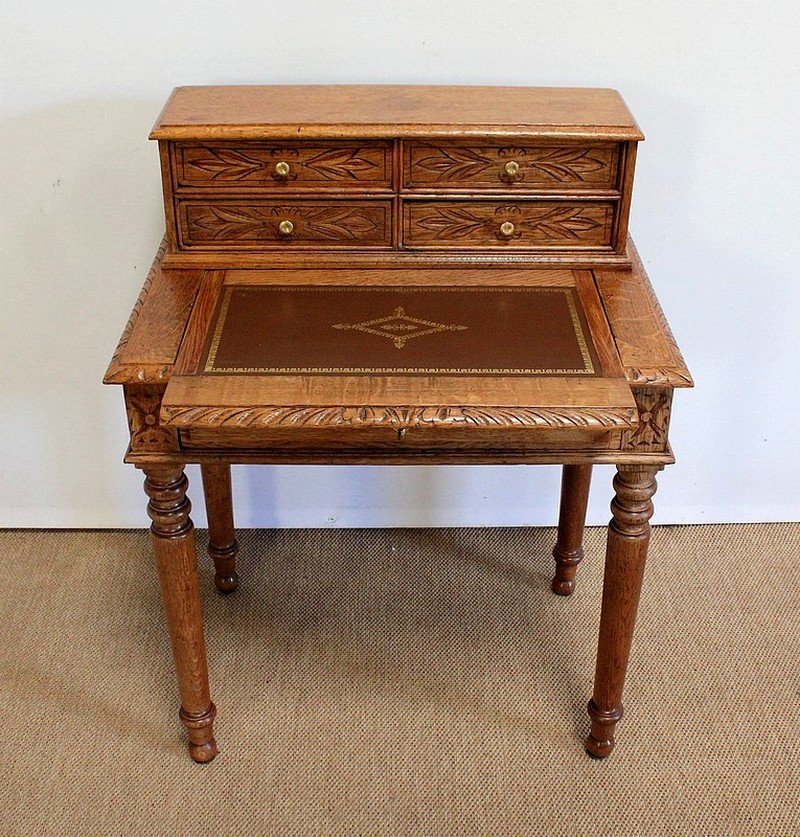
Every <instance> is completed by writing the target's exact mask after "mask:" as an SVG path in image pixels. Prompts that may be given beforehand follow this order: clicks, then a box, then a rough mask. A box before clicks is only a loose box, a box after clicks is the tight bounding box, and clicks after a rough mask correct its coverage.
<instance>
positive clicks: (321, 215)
mask: <svg viewBox="0 0 800 837" xmlns="http://www.w3.org/2000/svg"><path fill="white" fill-rule="evenodd" d="M185 211H186V227H187V233H188V238H189V240H190V242H206V241H236V242H247V241H286V242H292V241H301V242H304V241H309V242H313V241H329V242H346V243H351V244H355V243H365V244H373V243H386V244H388V243H389V232H388V217H389V204H388V203H383V202H380V203H379V202H372V203H367V202H361V203H356V204H354V203H353V202H347V203H337V204H334V203H323V204H318V203H317V204H310V203H272V204H270V203H220V204H214V203H208V204H203V203H194V202H192V203H187V204H186V206H185ZM286 220H290V221H291V222H292V223H291V234H289V235H285V234H283V233H282V229H281V222H282V221H286Z"/></svg>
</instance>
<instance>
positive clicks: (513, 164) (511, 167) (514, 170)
mask: <svg viewBox="0 0 800 837" xmlns="http://www.w3.org/2000/svg"><path fill="white" fill-rule="evenodd" d="M505 173H506V175H507V176H508V177H510V178H514V177H516V176H517V175H518V174H519V163H518V162H517V161H516V160H509V161H508V162H507V163H506V165H505Z"/></svg>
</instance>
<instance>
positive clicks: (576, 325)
mask: <svg viewBox="0 0 800 837" xmlns="http://www.w3.org/2000/svg"><path fill="white" fill-rule="evenodd" d="M241 287H243V286H240V285H230V286H228V288H227V289H226V291H225V295H224V296H223V299H222V304H221V305H220V310H219V316H218V317H217V323H216V326H215V328H214V333H213V335H212V337H211V343H210V345H209V349H208V355H207V356H206V362H205V364H204V367H203V371H204V372H206V373H212V374H213V373H216V374H220V373H222V374H234V375H235V374H239V375H241V374H251V375H252V374H270V373H271V374H320V373H329V374H346V373H362V374H366V373H370V374H397V375H403V374H406V375H407V374H448V375H459V374H461V375H470V374H484V375H594V374H595V368H594V364H593V363H592V356H591V353H590V352H589V345H588V343H587V340H586V335H585V333H584V330H583V326H582V324H581V320H580V316H579V314H578V309H577V306H576V305H575V298H574V296H573V293H572V291H573V288H571V287H569V288H502V287H491V288H489V287H476V288H451V287H425V286H416V285H415V286H404V287H394V288H389V287H364V286H353V287H335V286H334V287H331V286H325V285H318V286H308V285H306V286H302V285H300V286H297V285H295V286H293V285H272V286H269V287H270V290H277V291H316V290H325V291H340V292H341V291H344V292H351V291H353V290H355V291H384V292H385V291H386V290H392V291H399V292H416V291H436V292H440V291H443V292H447V291H457V292H472V293H476V292H477V293H481V292H486V291H487V290H489V291H499V292H504V293H505V292H507V293H525V292H527V293H563V294H564V295H565V296H566V300H567V307H568V308H569V315H570V321H571V322H572V328H573V332H574V334H575V340H576V341H577V343H578V348H579V350H580V353H581V360H582V361H583V369H556V368H542V369H502V368H500V369H491V368H486V367H481V368H474V369H472V368H470V369H459V368H455V367H447V368H442V367H430V368H428V367H405V366H404V367H399V368H398V367H367V366H354V367H338V366H337V367H320V368H316V367H258V366H226V367H216V366H215V365H214V364H215V362H216V359H217V352H218V351H219V343H220V340H221V338H222V331H223V329H224V327H225V322H226V319H227V316H228V308H229V306H230V300H231V296H232V294H233V292H234V291H235V290H237V289H239V288H241Z"/></svg>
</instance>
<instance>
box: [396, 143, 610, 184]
mask: <svg viewBox="0 0 800 837" xmlns="http://www.w3.org/2000/svg"><path fill="white" fill-rule="evenodd" d="M619 156H620V147H619V145H618V144H607V145H602V144H598V145H542V144H538V145H504V146H499V145H483V144H474V143H458V144H455V143H437V144H430V143H408V144H407V145H406V146H405V153H404V160H405V164H404V166H403V169H404V175H403V185H404V187H406V188H408V189H439V190H442V191H447V190H452V189H467V188H479V189H492V188H495V189H507V188H508V187H509V186H512V187H514V188H515V189H523V190H524V189H531V190H540V189H553V190H558V189H586V190H591V189H595V190H601V189H606V190H607V189H615V188H616V187H617V170H618V168H619V165H618V162H619Z"/></svg>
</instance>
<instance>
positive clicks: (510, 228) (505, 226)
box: [500, 221, 514, 238]
mask: <svg viewBox="0 0 800 837" xmlns="http://www.w3.org/2000/svg"><path fill="white" fill-rule="evenodd" d="M500 235H502V236H503V237H504V238H511V236H512V235H514V225H513V224H512V223H511V221H504V222H503V223H502V224H500Z"/></svg>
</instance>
